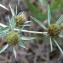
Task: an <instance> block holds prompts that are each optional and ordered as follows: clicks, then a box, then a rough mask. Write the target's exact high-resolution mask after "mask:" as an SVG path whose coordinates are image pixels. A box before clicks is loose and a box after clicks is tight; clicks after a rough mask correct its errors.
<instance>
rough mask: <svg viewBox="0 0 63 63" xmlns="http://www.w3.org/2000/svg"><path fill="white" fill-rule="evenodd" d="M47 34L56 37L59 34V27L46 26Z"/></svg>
mask: <svg viewBox="0 0 63 63" xmlns="http://www.w3.org/2000/svg"><path fill="white" fill-rule="evenodd" d="M47 32H48V34H49V36H51V37H55V36H58V35H59V33H60V26H59V25H57V24H51V25H50V26H48V28H47Z"/></svg>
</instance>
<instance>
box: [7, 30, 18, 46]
mask: <svg viewBox="0 0 63 63" xmlns="http://www.w3.org/2000/svg"><path fill="white" fill-rule="evenodd" d="M6 39H7V43H8V44H9V45H12V46H15V45H17V44H18V42H19V35H18V33H17V32H14V31H10V32H9V33H8V35H7V36H6Z"/></svg>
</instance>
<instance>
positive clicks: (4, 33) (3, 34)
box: [0, 30, 9, 38]
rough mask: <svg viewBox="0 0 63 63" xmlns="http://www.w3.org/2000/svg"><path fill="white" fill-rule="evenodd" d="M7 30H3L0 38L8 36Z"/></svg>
mask: <svg viewBox="0 0 63 63" xmlns="http://www.w3.org/2000/svg"><path fill="white" fill-rule="evenodd" d="M8 32H9V31H8V30H4V31H3V32H1V33H0V38H3V37H5V36H6V35H7V34H8Z"/></svg>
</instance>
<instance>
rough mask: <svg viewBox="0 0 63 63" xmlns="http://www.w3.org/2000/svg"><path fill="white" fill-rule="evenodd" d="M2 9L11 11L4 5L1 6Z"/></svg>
mask: <svg viewBox="0 0 63 63" xmlns="http://www.w3.org/2000/svg"><path fill="white" fill-rule="evenodd" d="M0 7H2V8H4V9H6V10H9V9H8V8H7V7H5V6H4V5H2V4H0Z"/></svg>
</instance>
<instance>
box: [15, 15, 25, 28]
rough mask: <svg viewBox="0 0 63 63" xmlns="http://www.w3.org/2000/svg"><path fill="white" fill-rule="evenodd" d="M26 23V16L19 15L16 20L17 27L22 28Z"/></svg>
mask: <svg viewBox="0 0 63 63" xmlns="http://www.w3.org/2000/svg"><path fill="white" fill-rule="evenodd" d="M25 21H26V16H25V15H24V14H21V15H17V16H16V18H15V22H16V26H18V27H21V26H22V25H23V24H24V22H25Z"/></svg>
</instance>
